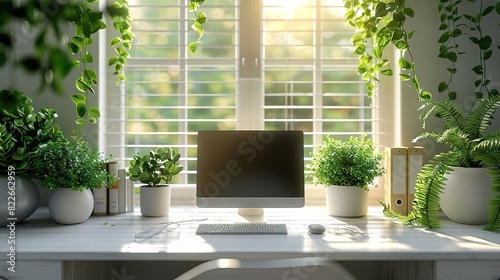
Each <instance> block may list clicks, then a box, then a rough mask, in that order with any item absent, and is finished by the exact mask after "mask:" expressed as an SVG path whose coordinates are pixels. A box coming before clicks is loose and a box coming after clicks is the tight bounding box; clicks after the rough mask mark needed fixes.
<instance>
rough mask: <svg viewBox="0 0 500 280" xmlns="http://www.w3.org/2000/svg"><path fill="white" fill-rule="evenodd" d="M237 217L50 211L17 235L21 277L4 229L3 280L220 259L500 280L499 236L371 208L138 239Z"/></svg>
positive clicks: (279, 213) (296, 213)
mask: <svg viewBox="0 0 500 280" xmlns="http://www.w3.org/2000/svg"><path fill="white" fill-rule="evenodd" d="M230 217H231V215H227V211H226V210H221V209H212V210H211V209H197V208H196V207H192V206H185V207H181V206H175V207H172V208H171V211H170V215H169V216H168V217H163V218H146V217H142V216H141V215H140V213H138V212H135V213H126V214H120V215H116V216H104V217H96V216H92V217H91V218H90V219H89V220H88V221H86V222H84V223H82V224H78V225H66V226H62V225H59V224H56V223H55V222H53V221H52V220H51V218H50V216H49V214H48V211H47V210H46V209H39V210H38V211H37V212H36V213H35V214H34V215H32V216H31V217H30V218H29V219H27V220H26V221H25V222H24V223H22V224H19V225H17V227H16V229H15V237H16V262H17V268H18V269H17V271H18V272H16V274H12V273H9V272H8V271H5V270H6V265H5V263H6V262H5V260H6V258H7V255H6V253H5V252H8V251H9V248H8V246H9V245H8V244H7V236H8V235H9V229H7V228H2V229H0V238H1V241H0V252H2V255H1V256H2V257H1V260H2V270H0V276H4V275H2V273H3V274H6V275H8V276H9V277H10V278H7V279H18V278H12V277H13V275H18V276H19V275H21V274H22V273H23V271H21V269H22V267H23V262H26V263H29V264H30V266H31V265H35V266H36V265H39V264H41V263H43V262H46V263H45V264H46V265H52V269H51V271H54V270H55V271H56V273H54V274H58V273H60V271H59V272H58V270H57V269H58V268H60V269H63V268H64V265H65V262H63V261H68V260H69V261H82V263H83V261H103V260H106V261H115V262H116V261H122V262H128V261H162V262H164V261H198V262H199V261H205V260H210V259H215V258H246V259H252V258H283V257H305V256H313V257H314V256H319V257H328V258H330V259H332V260H337V261H376V262H381V261H399V262H400V263H403V262H404V263H405V265H404V267H405V268H407V269H410V268H409V267H408V262H410V261H411V262H413V263H416V264H418V262H414V261H420V262H421V263H423V264H427V265H426V267H427V268H426V270H429V269H430V270H432V271H431V272H425V273H426V274H427V276H426V277H427V278H418V279H431V278H428V277H430V276H429V275H432V277H434V278H435V279H450V280H451V279H469V278H467V276H465V275H466V274H464V273H466V272H465V271H466V270H467V271H470V270H471V269H472V271H474V272H475V273H478V269H479V268H481V270H482V273H483V274H484V278H482V277H483V276H482V275H483V274H479V275H480V276H478V274H474V276H473V279H495V280H496V279H499V278H500V233H499V232H490V231H484V230H482V229H481V227H480V226H467V225H460V224H456V223H453V222H449V221H446V220H443V223H442V228H441V229H439V230H433V231H431V230H427V229H422V228H413V227H409V226H405V225H402V224H400V223H399V222H398V221H396V220H394V219H389V218H386V217H384V216H383V214H382V213H381V208H380V207H371V208H370V211H369V214H368V216H367V217H364V218H358V219H348V218H333V217H330V216H328V215H327V214H326V209H325V208H324V207H307V208H303V209H266V218H267V221H268V222H284V223H286V224H287V226H288V235H203V236H200V235H196V234H195V230H196V227H197V223H187V224H181V226H180V228H178V229H174V230H172V231H170V232H162V233H160V234H158V235H156V236H154V237H152V238H150V239H148V240H139V239H136V238H134V236H135V235H136V234H137V233H139V232H141V231H144V230H149V229H150V228H151V227H153V226H155V225H158V223H160V222H165V221H182V220H190V219H202V218H207V219H208V222H226V221H228V218H230ZM309 223H322V224H324V225H325V226H326V227H327V231H326V233H325V234H323V235H311V234H309V233H308V230H307V224H309ZM157 228H159V227H157ZM42 261H43V262H42ZM407 261H408V262H407ZM101 263H102V262H101ZM54 265H55V266H54ZM54 268H56V269H54ZM26 270H27V269H26ZM462 270H463V272H462ZM19 272H21V274H20V273H19ZM24 273H27V272H26V271H24ZM399 273H403V274H405V273H408V274H410V273H411V272H399ZM422 273H423V272H421V273H420V274H421V275H422ZM469 273H470V272H469ZM4 277H5V276H4ZM419 277H420V276H419ZM454 277H455V278H454ZM457 277H458V278H457ZM486 277H490V278H486ZM19 279H25V278H22V277H19ZM26 279H29V278H26ZM38 279H43V278H38ZM47 279H49V278H47ZM51 279H52V278H51ZM106 279H110V278H109V277H108V278H106ZM166 279H168V278H166ZM408 279H417V278H408ZM137 280H138V279H137Z"/></svg>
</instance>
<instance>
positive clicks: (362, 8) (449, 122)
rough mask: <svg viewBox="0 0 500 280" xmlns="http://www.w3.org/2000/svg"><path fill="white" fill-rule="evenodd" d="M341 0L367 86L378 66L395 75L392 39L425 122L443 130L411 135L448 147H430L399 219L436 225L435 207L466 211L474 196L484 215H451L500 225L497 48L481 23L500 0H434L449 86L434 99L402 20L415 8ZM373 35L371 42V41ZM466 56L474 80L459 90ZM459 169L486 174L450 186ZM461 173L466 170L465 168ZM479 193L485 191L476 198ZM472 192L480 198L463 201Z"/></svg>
mask: <svg viewBox="0 0 500 280" xmlns="http://www.w3.org/2000/svg"><path fill="white" fill-rule="evenodd" d="M344 2H345V4H346V5H345V6H346V8H347V12H346V20H347V22H348V23H349V24H350V25H351V26H353V27H355V28H356V35H355V36H354V37H353V44H354V46H355V49H356V50H355V52H356V53H357V54H358V55H359V62H360V63H359V67H358V70H359V72H360V73H361V74H362V75H363V78H364V79H366V80H367V85H368V87H369V89H371V90H372V89H374V88H375V86H374V84H375V83H376V82H378V79H377V77H378V76H377V75H378V74H384V75H392V70H391V69H390V68H389V66H390V63H389V60H388V59H386V58H385V57H386V56H385V55H384V49H385V48H386V47H387V46H389V45H391V44H392V45H394V46H395V47H396V49H398V50H399V51H400V56H401V58H400V59H399V61H398V65H399V67H400V68H401V69H402V74H401V75H400V76H401V78H402V79H403V80H406V81H411V85H413V87H414V88H415V90H416V92H417V96H418V99H419V100H420V101H422V102H423V105H422V107H421V112H422V113H421V115H420V118H421V120H422V121H423V124H424V127H425V120H426V119H427V118H428V117H430V116H432V115H434V116H436V117H438V118H440V119H442V120H443V121H444V129H443V132H424V133H422V134H421V135H420V136H419V137H417V138H416V139H415V141H418V140H420V139H424V138H431V139H435V140H436V141H437V142H439V143H443V144H446V145H448V146H449V149H448V151H446V152H443V153H439V154H437V155H435V156H434V157H433V159H431V160H430V163H429V164H427V165H425V166H424V167H423V169H422V172H421V173H420V174H419V175H418V179H417V182H416V187H415V188H416V189H415V198H416V201H415V205H414V207H413V209H414V210H413V211H412V212H411V213H410V214H409V215H408V216H407V217H404V220H405V221H406V222H409V223H417V224H421V225H424V226H427V227H431V228H436V227H439V226H440V223H439V219H438V212H439V209H440V207H441V208H443V210H445V209H447V208H449V207H451V205H453V204H455V205H458V209H467V211H466V212H469V213H466V214H470V212H471V211H472V210H471V207H472V205H473V204H474V205H477V206H479V208H480V209H479V212H481V213H482V214H481V215H480V216H481V218H479V219H478V220H475V221H472V220H471V219H470V217H464V218H459V217H458V216H456V215H455V214H451V216H453V218H452V219H453V220H456V221H459V222H472V223H485V224H486V227H485V228H487V229H500V199H499V193H500V164H499V163H500V155H499V154H498V150H499V143H500V132H499V131H487V128H488V126H489V125H490V124H491V123H492V118H493V115H494V114H495V112H496V110H497V108H498V106H499V105H500V101H499V92H498V90H497V89H496V88H494V87H493V85H492V83H491V82H492V81H491V77H492V74H493V73H491V72H490V71H491V63H493V58H494V57H495V55H498V53H497V51H498V50H497V48H496V47H495V46H494V45H493V41H494V40H493V39H492V37H491V35H490V34H487V28H486V26H484V23H485V21H486V20H488V18H491V17H493V16H497V17H498V15H499V14H500V2H496V3H495V4H490V3H492V2H487V1H482V0H481V1H472V0H471V1H448V0H446V1H436V5H437V9H438V11H439V16H440V24H439V26H437V27H436V28H437V29H439V30H440V33H441V34H440V36H439V39H438V42H437V43H438V47H439V53H438V58H441V59H444V61H446V62H447V64H448V65H446V66H445V67H444V69H443V71H447V73H448V77H447V79H446V80H444V81H441V82H439V83H438V85H437V91H438V92H439V93H442V94H447V96H446V97H447V99H448V100H446V101H442V100H438V101H434V100H433V95H432V94H431V93H430V92H429V91H427V90H424V89H423V88H422V87H421V86H420V81H419V79H418V77H417V75H416V74H417V71H416V62H415V61H414V57H413V55H412V53H411V48H410V44H409V42H410V39H411V38H412V36H413V34H414V31H408V30H407V29H406V25H405V23H406V20H407V19H408V18H411V17H413V16H414V10H413V9H411V8H409V7H407V6H406V3H405V1H404V0H401V1H394V2H390V3H386V2H384V1H379V0H369V1H350V0H345V1H344ZM370 42H371V43H373V48H370V47H368V44H370ZM464 56H467V57H469V59H468V60H470V59H472V60H474V59H475V61H476V62H475V65H473V66H472V67H470V68H469V67H467V68H466V69H470V71H471V72H470V76H471V77H472V83H473V84H472V86H471V87H470V89H469V92H468V93H467V92H465V93H461V95H459V93H458V92H457V89H458V88H460V87H463V86H458V85H455V83H454V82H456V81H457V80H460V79H459V78H458V76H457V74H458V73H460V71H463V70H462V69H463V68H464V66H463V65H461V64H460V58H461V57H464ZM474 57H475V58H474ZM457 97H461V100H462V103H458V102H457V100H458V99H457ZM466 99H472V102H470V103H469V104H470V105H469V106H468V105H467V104H466V102H463V100H466ZM464 168H467V170H464ZM485 168H487V170H485ZM461 172H479V173H481V174H482V175H479V176H480V177H482V178H483V179H481V181H479V180H480V179H473V180H474V184H473V185H469V186H467V187H465V189H462V190H457V189H451V187H452V186H451V184H449V185H448V184H446V181H450V182H454V184H455V183H456V182H463V181H464V180H462V179H456V178H453V177H455V176H456V175H457V173H461ZM485 176H486V177H485ZM466 177H468V178H470V175H466ZM478 182H486V183H484V184H483V183H481V184H480V185H481V187H485V188H486V189H487V190H486V191H484V190H481V188H480V187H479V186H477V185H478ZM455 185H456V184H455ZM483 185H484V186H483ZM458 194H465V195H466V196H467V198H465V199H463V198H458V197H457V196H455V195H458ZM482 194H484V196H482ZM480 196H482V198H478V197H480ZM485 197H486V198H485ZM448 198H450V200H451V201H450V200H448ZM476 198H478V199H479V200H481V199H482V201H481V202H474V203H473V204H470V205H468V204H465V203H468V202H472V201H475V200H476ZM442 199H443V200H444V201H442ZM445 212H448V211H447V210H445ZM462 212H463V211H462ZM447 215H448V214H447ZM485 216H486V219H485Z"/></svg>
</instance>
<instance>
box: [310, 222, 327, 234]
mask: <svg viewBox="0 0 500 280" xmlns="http://www.w3.org/2000/svg"><path fill="white" fill-rule="evenodd" d="M307 227H308V228H309V232H310V233H312V234H322V233H323V232H325V230H326V228H325V226H324V225H320V224H310V225H308V226H307Z"/></svg>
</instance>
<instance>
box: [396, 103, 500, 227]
mask: <svg viewBox="0 0 500 280" xmlns="http://www.w3.org/2000/svg"><path fill="white" fill-rule="evenodd" d="M499 106H500V95H498V94H495V95H490V96H489V97H488V98H483V99H480V100H479V101H478V102H476V103H475V104H474V106H473V108H472V110H471V111H470V112H468V114H467V115H466V114H465V113H464V112H462V111H461V110H459V109H458V108H457V107H456V106H455V105H454V104H453V103H451V102H448V101H436V102H433V103H432V108H431V109H430V111H431V112H435V113H436V114H437V115H439V116H440V117H442V119H443V120H444V121H445V123H446V127H447V129H445V130H444V131H443V132H441V133H436V132H424V133H422V134H421V135H420V136H418V137H417V138H415V139H414V141H418V140H420V139H425V138H431V139H434V140H436V142H438V143H442V144H445V145H448V146H449V151H447V152H444V153H441V154H438V155H436V156H435V157H434V158H433V159H432V160H431V161H430V163H428V164H426V165H425V166H424V167H423V168H422V170H421V172H420V173H419V174H418V177H417V182H416V185H415V198H416V202H415V205H414V213H412V215H410V216H409V217H407V219H406V220H407V222H418V223H419V224H422V225H425V226H428V227H430V228H438V227H439V226H440V223H439V219H438V212H439V195H440V193H441V192H442V190H443V186H444V183H445V181H446V177H445V175H446V174H449V173H450V171H451V169H450V166H457V167H483V166H486V167H488V170H489V174H490V175H491V178H492V191H493V192H494V193H496V195H494V196H493V197H492V198H491V200H490V201H489V206H490V212H489V221H488V224H487V225H486V226H485V228H486V229H491V230H493V229H495V230H497V229H500V131H498V130H496V131H493V132H486V129H487V128H488V127H489V125H490V124H491V119H492V117H493V115H494V113H495V112H496V110H497V109H498V107H499Z"/></svg>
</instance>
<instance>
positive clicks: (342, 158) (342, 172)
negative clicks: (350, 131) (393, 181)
mask: <svg viewBox="0 0 500 280" xmlns="http://www.w3.org/2000/svg"><path fill="white" fill-rule="evenodd" d="M376 148H377V147H376V145H375V143H374V142H373V140H372V139H371V138H366V137H361V138H357V137H354V136H351V137H349V140H348V141H341V140H336V139H333V138H331V137H327V138H326V140H325V141H324V142H323V144H322V145H320V146H318V147H317V150H316V152H314V153H313V157H312V161H311V162H310V163H309V164H308V168H309V170H311V171H312V173H310V174H309V176H311V177H313V179H314V178H315V179H316V181H315V182H314V183H316V184H322V185H325V186H330V185H338V186H356V187H358V188H362V189H365V190H368V186H367V185H368V184H370V183H372V182H373V180H374V179H375V178H376V177H379V176H381V175H383V174H384V169H383V167H382V163H381V161H382V159H383V158H384V154H383V153H379V152H377V151H376Z"/></svg>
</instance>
